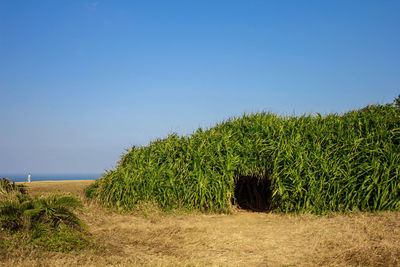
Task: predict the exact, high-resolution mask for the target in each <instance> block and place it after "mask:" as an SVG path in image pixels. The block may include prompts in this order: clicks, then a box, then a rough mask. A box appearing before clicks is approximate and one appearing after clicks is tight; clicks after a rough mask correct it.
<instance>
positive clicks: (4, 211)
mask: <svg viewBox="0 0 400 267" xmlns="http://www.w3.org/2000/svg"><path fill="white" fill-rule="evenodd" d="M81 206H82V204H81V202H80V201H79V200H77V199H76V198H75V197H72V196H68V195H49V196H41V197H39V196H35V197H31V196H29V194H27V191H26V188H25V187H24V186H22V185H16V184H15V183H13V182H11V181H10V180H8V179H0V241H1V242H0V248H6V247H8V246H10V243H15V244H14V245H15V246H18V245H33V246H40V247H44V248H46V249H50V250H56V251H69V250H72V249H76V248H83V247H84V246H87V245H88V244H89V241H88V239H87V234H86V233H85V231H84V228H85V226H84V225H83V224H82V222H81V221H80V219H79V218H78V216H77V215H76V214H75V212H74V210H75V209H77V208H80V207H81Z"/></svg>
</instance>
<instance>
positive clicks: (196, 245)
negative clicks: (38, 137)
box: [0, 181, 400, 266]
mask: <svg viewBox="0 0 400 267" xmlns="http://www.w3.org/2000/svg"><path fill="white" fill-rule="evenodd" d="M91 182H92V181H65V182H33V183H30V184H29V185H28V188H29V190H30V192H31V193H32V194H41V193H47V192H56V191H59V192H67V193H71V194H75V195H78V197H79V198H81V200H82V201H84V198H83V189H84V188H85V187H86V186H87V185H88V184H90V183H91ZM80 217H81V218H82V219H83V221H84V222H85V223H86V224H87V225H88V226H89V229H90V232H91V233H92V235H93V239H94V240H96V243H97V247H98V248H97V249H95V250H93V249H88V250H83V251H77V252H72V253H55V252H45V251H37V250H36V251H35V250H33V251H29V250H26V251H21V250H18V251H16V250H12V251H3V252H0V264H1V265H3V266H208V265H212V266H243V265H246V266H399V265H400V213H398V212H380V213H374V214H371V213H354V214H347V215H329V216H315V215H304V214H303V215H281V214H276V213H254V212H247V211H243V210H237V211H235V212H234V213H233V214H231V215H226V214H221V215H220V214H208V215H205V214H200V213H195V214H183V213H169V214H163V213H161V212H160V211H158V210H157V209H154V208H152V207H147V208H146V207H142V208H141V210H140V211H137V212H136V213H134V214H129V215H126V214H125V215H123V214H118V213H115V212H112V211H106V210H104V209H103V208H101V207H100V206H98V205H97V204H96V203H87V202H85V206H84V209H83V210H82V212H81V213H80Z"/></svg>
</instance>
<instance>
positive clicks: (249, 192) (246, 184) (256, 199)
mask: <svg viewBox="0 0 400 267" xmlns="http://www.w3.org/2000/svg"><path fill="white" fill-rule="evenodd" d="M235 199H236V204H237V205H238V206H239V208H242V209H246V210H252V211H267V210H269V209H270V199H271V182H270V181H269V180H268V179H267V178H266V177H263V178H261V179H260V178H257V177H253V176H240V177H239V179H238V180H237V181H236V184H235Z"/></svg>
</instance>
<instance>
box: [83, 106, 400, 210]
mask: <svg viewBox="0 0 400 267" xmlns="http://www.w3.org/2000/svg"><path fill="white" fill-rule="evenodd" d="M241 176H251V177H255V178H258V179H262V178H264V179H265V178H266V179H268V180H269V182H270V190H271V192H272V194H271V198H270V203H268V207H269V209H272V210H277V211H284V212H312V213H325V212H330V211H341V212H342V211H348V210H355V209H359V210H363V211H376V210H399V209H400V108H399V99H396V100H395V103H394V104H387V105H371V106H367V107H365V108H363V109H361V110H355V111H351V112H348V113H345V114H343V115H338V114H330V115H326V116H321V115H315V116H313V115H303V116H298V117H294V116H288V117H282V116H277V115H275V114H271V113H258V114H248V115H244V116H243V117H241V118H233V119H231V120H228V121H225V122H223V123H220V124H218V125H216V126H215V127H213V128H210V129H208V130H202V129H198V130H197V131H196V132H195V133H193V134H192V135H190V136H183V137H179V136H177V135H175V134H173V135H169V136H168V137H167V138H165V139H159V140H156V141H154V142H151V143H150V144H149V145H148V146H145V147H139V148H137V147H133V148H132V149H130V150H128V151H127V153H126V154H124V155H123V156H122V158H121V160H120V161H119V162H118V166H117V167H116V168H115V169H114V170H111V171H108V172H107V173H106V174H105V175H104V176H103V178H102V179H101V180H100V181H98V182H97V183H96V184H95V185H94V186H92V187H90V188H89V189H88V194H89V195H91V196H94V195H97V197H98V198H99V200H100V201H101V202H102V203H103V204H105V205H106V206H111V207H117V208H118V209H120V210H129V209H131V208H133V207H134V206H135V205H136V204H137V203H139V202H148V201H150V202H156V203H158V204H159V205H160V206H161V207H163V208H166V209H169V208H188V209H197V210H202V211H222V212H226V211H229V210H230V208H231V205H232V203H236V200H235V197H234V187H235V182H236V181H237V180H238V179H239V177H241ZM95 193H96V194H95Z"/></svg>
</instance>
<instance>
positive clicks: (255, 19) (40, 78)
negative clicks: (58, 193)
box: [0, 0, 400, 173]
mask: <svg viewBox="0 0 400 267" xmlns="http://www.w3.org/2000/svg"><path fill="white" fill-rule="evenodd" d="M399 93H400V1H364V0H363V1H348V0H346V1H281V0H279V1H252V0H243V1H233V0H229V1H215V0H212V1H204V0H201V1H200V0H199V1H172V0H171V1H101V0H99V1H31V0H27V1H22V0H21V1H14V0H10V1H5V0H0V102H1V103H0V173H24V172H28V171H30V172H33V173H35V172H36V173H91V172H103V171H104V169H110V168H112V166H114V165H115V162H116V161H117V160H118V158H119V156H120V154H121V153H122V152H123V151H124V148H128V147H130V146H131V145H133V144H135V145H145V144H147V143H148V142H149V141H150V140H153V139H154V138H157V137H165V136H166V135H167V134H168V133H171V132H177V133H178V134H181V135H183V134H189V133H191V132H193V131H194V130H195V129H196V128H198V127H199V126H202V127H209V126H212V125H213V124H214V123H215V122H218V121H221V120H224V119H227V118H229V117H232V116H236V115H241V114H243V112H256V111H262V110H269V111H273V112H276V113H279V114H302V113H311V112H320V113H328V112H344V111H347V110H350V109H354V108H359V107H362V106H365V105H367V104H372V103H387V102H392V100H393V99H394V98H395V97H396V96H397V95H398V94H399Z"/></svg>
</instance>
